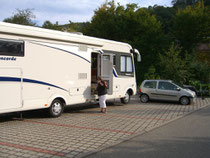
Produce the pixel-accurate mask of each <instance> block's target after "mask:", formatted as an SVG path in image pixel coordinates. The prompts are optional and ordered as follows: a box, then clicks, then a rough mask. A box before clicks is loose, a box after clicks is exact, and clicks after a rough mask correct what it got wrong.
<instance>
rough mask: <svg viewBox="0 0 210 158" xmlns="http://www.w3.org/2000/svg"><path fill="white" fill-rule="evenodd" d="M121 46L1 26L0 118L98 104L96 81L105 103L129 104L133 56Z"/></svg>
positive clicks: (133, 82) (132, 91) (57, 113)
mask: <svg viewBox="0 0 210 158" xmlns="http://www.w3.org/2000/svg"><path fill="white" fill-rule="evenodd" d="M135 52H136V53H137V54H138V55H139V53H138V51H137V50H133V49H132V47H131V46H130V45H128V44H126V43H122V42H116V41H111V40H105V39H99V38H94V37H88V36H83V35H77V34H72V33H66V32H60V31H53V30H47V29H42V28H37V27H31V26H22V25H16V24H9V23H4V22H0V113H9V112H16V111H25V110H32V109H42V108H48V109H49V113H50V115H51V116H52V117H58V116H60V115H61V113H62V112H63V109H64V106H66V105H72V104H79V103H86V102H91V101H93V100H96V99H97V95H95V93H94V90H93V89H94V87H96V84H97V82H96V81H97V76H102V78H103V79H104V80H106V81H107V83H108V95H107V99H114V98H121V101H122V102H123V103H128V102H129V100H130V96H131V95H133V94H135V93H136V79H135V69H134V55H133V53H135Z"/></svg>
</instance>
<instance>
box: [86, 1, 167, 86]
mask: <svg viewBox="0 0 210 158" xmlns="http://www.w3.org/2000/svg"><path fill="white" fill-rule="evenodd" d="M84 34H87V35H90V36H96V37H100V38H106V39H111V40H116V41H122V42H126V43H129V44H130V45H132V46H133V47H135V48H137V49H138V50H139V51H140V52H141V54H142V58H143V61H142V62H141V63H140V64H139V63H137V64H136V72H137V81H138V82H141V81H142V80H143V79H144V73H146V72H147V71H148V69H149V67H150V66H151V65H153V66H154V67H155V68H156V71H157V73H158V72H159V68H158V67H157V63H158V58H159V57H158V54H159V53H160V52H161V51H163V48H165V47H166V45H167V44H168V42H169V41H168V39H167V38H166V36H165V35H164V34H163V31H162V26H161V23H160V22H159V21H158V20H157V19H156V17H155V15H151V14H150V12H149V11H148V9H146V8H139V7H138V5H137V4H127V5H126V6H125V7H124V6H122V5H120V4H119V3H118V4H117V5H115V3H114V1H111V2H106V3H105V4H103V5H102V6H101V7H100V8H99V9H97V10H96V11H95V14H94V16H93V18H92V20H91V22H90V23H88V26H87V27H86V31H85V32H84Z"/></svg>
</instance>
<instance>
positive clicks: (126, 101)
mask: <svg viewBox="0 0 210 158" xmlns="http://www.w3.org/2000/svg"><path fill="white" fill-rule="evenodd" d="M130 99H131V95H130V94H129V93H128V92H126V93H125V97H124V98H120V101H121V103H123V104H128V103H129V102H130Z"/></svg>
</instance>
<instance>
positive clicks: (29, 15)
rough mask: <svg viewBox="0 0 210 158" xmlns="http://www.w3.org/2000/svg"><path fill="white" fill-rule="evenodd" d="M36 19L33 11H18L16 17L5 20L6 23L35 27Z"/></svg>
mask: <svg viewBox="0 0 210 158" xmlns="http://www.w3.org/2000/svg"><path fill="white" fill-rule="evenodd" d="M35 18H36V16H35V15H34V14H33V12H32V9H25V10H24V9H23V10H21V9H16V12H15V13H14V16H12V17H10V18H6V19H4V22H8V23H14V24H21V25H30V26H35V25H36V23H35V22H34V21H33V19H35Z"/></svg>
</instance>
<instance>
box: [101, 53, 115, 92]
mask: <svg viewBox="0 0 210 158" xmlns="http://www.w3.org/2000/svg"><path fill="white" fill-rule="evenodd" d="M100 57H101V60H100V61H101V77H102V79H103V80H105V81H106V82H107V85H108V90H107V93H108V95H112V94H113V75H112V74H113V55H112V54H105V53H103V54H101V56H100Z"/></svg>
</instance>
